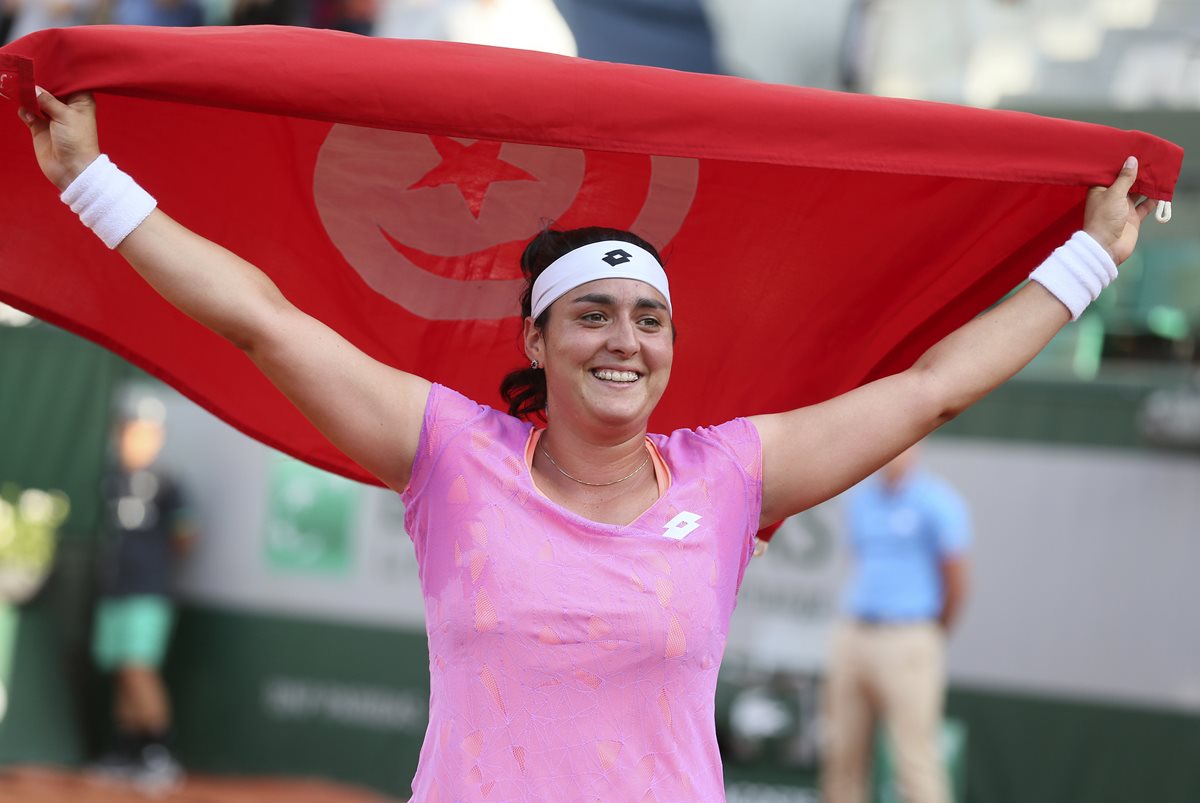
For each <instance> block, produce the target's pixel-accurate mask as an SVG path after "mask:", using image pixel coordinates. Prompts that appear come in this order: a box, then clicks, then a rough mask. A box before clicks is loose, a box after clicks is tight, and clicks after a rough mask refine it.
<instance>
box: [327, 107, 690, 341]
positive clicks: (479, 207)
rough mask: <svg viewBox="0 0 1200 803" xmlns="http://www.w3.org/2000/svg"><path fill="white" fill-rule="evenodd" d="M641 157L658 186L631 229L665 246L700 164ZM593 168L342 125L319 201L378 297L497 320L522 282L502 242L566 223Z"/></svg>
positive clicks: (436, 315) (432, 314)
mask: <svg viewBox="0 0 1200 803" xmlns="http://www.w3.org/2000/svg"><path fill="white" fill-rule="evenodd" d="M634 158H639V157H634ZM643 158H646V159H648V160H649V162H650V171H649V174H650V180H649V182H647V186H646V187H645V189H644V190H643V191H644V193H645V195H644V200H642V202H641V206H640V210H639V212H638V214H637V216H636V219H635V220H634V222H633V224H632V225H630V226H629V227H628V228H629V229H630V230H632V231H634V232H637V233H638V234H640V235H641V236H643V237H645V238H646V239H647V240H649V241H650V242H652V243H655V244H657V245H659V246H660V247H661V246H663V245H665V244H666V243H667V242H669V241H670V240H671V238H672V237H674V236H675V234H676V233H677V232H678V230H679V227H680V226H681V225H682V224H683V221H684V219H685V218H686V217H687V213H688V211H689V209H690V208H691V205H692V201H693V200H694V198H695V194H696V185H697V182H698V177H699V164H698V163H697V161H696V160H695V159H683V158H674V157H643ZM587 169H588V159H587V156H586V154H585V153H584V152H583V151H581V150H578V149H575V148H557V147H548V146H540V145H524V144H519V143H508V142H506V143H496V142H490V141H486V140H470V139H462V138H450V137H431V136H429V135H426V134H413V133H407V132H400V131H386V130H381V129H374V128H363V127H359V126H350V125H340V124H339V125H334V126H333V127H332V129H331V130H330V132H329V135H328V136H327V137H326V139H325V142H324V143H323V145H322V146H321V150H320V153H319V154H318V156H317V162H316V166H315V168H314V173H313V197H314V201H315V203H316V207H317V212H318V214H319V215H320V218H321V222H322V224H323V225H324V227H325V231H326V233H327V234H328V235H329V238H330V239H331V240H332V242H333V244H334V246H335V247H336V248H337V249H338V251H340V252H341V254H342V256H343V257H344V258H345V259H346V261H347V263H349V264H350V266H351V267H353V268H354V270H355V271H357V272H358V274H359V275H360V276H361V277H362V278H363V280H364V281H365V282H366V283H367V285H368V286H370V287H371V288H372V289H373V290H375V291H376V292H377V293H379V294H380V295H382V296H384V297H385V298H387V299H389V300H390V301H392V302H394V303H396V304H399V305H400V306H402V307H404V308H405V309H407V310H409V311H410V312H412V313H413V314H415V315H418V316H420V317H422V318H426V319H428V320H495V319H499V318H508V317H512V316H516V315H519V314H520V310H519V306H518V299H519V296H520V293H521V289H522V286H523V284H524V280H523V279H521V278H519V277H516V278H514V274H517V273H518V271H519V268H518V266H517V264H516V259H515V258H514V257H513V252H512V250H511V249H509V250H507V251H503V250H501V249H500V248H498V246H503V245H506V244H511V243H523V242H524V241H526V240H529V239H530V238H532V237H533V236H534V235H535V234H536V233H537V232H538V230H539V229H540V227H541V225H542V223H543V221H545V220H554V219H558V218H561V217H562V216H563V214H564V213H566V212H567V211H568V210H569V209H571V208H572V206H573V205H574V204H575V203H576V201H577V199H578V197H579V195H580V190H581V189H582V188H583V187H584V184H585V177H586V172H587ZM517 253H519V252H517Z"/></svg>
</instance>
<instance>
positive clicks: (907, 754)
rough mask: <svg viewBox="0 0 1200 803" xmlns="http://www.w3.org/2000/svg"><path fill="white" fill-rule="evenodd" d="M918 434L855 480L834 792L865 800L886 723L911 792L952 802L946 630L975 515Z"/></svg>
mask: <svg viewBox="0 0 1200 803" xmlns="http://www.w3.org/2000/svg"><path fill="white" fill-rule="evenodd" d="M919 448H920V447H919V446H914V447H912V448H911V449H909V450H908V451H906V452H904V453H902V454H901V455H899V456H898V457H896V459H894V460H893V461H892V462H890V463H888V464H887V465H886V466H884V467H883V468H882V469H880V471H879V472H878V473H876V474H875V475H873V476H872V477H869V478H868V479H866V480H865V481H863V482H862V483H860V484H859V485H858V486H857V487H855V488H854V489H852V490H851V491H850V492H849V494H848V496H847V500H846V506H847V510H846V525H847V530H848V534H849V545H850V551H851V553H852V556H853V560H854V569H853V574H852V576H851V579H850V584H849V586H848V588H847V589H846V596H845V616H846V618H845V621H844V622H842V623H841V624H840V625H839V626H838V628H837V629H836V631H835V634H834V637H833V643H832V648H831V654H830V663H829V669H828V675H827V678H826V700H825V701H826V712H825V714H826V725H825V726H826V740H825V753H824V763H823V769H822V788H823V798H822V799H823V800H824V801H825V803H865V801H866V799H867V789H868V788H869V783H868V781H869V774H870V773H869V762H870V758H871V747H872V743H873V739H874V733H875V726H876V724H877V723H882V724H883V725H884V727H885V732H886V736H887V738H888V739H889V741H890V746H891V748H892V755H893V756H894V757H895V762H894V764H895V768H896V780H897V782H898V784H899V787H900V791H901V794H902V796H903V799H904V800H905V801H907V803H946V802H947V801H949V800H950V793H949V788H948V784H947V781H946V774H945V770H944V769H943V768H942V766H941V761H940V759H939V756H938V749H937V740H938V732H939V730H940V727H941V719H942V703H943V698H944V696H945V682H946V672H945V637H946V635H947V633H949V631H950V628H951V627H952V626H953V624H954V622H955V620H956V618H957V616H958V613H959V611H960V610H961V608H962V604H963V601H964V599H965V597H966V590H967V557H966V550H967V545H968V543H969V542H970V538H971V525H970V516H969V513H968V511H967V506H966V504H965V503H964V501H963V499H962V497H960V496H959V494H958V493H957V492H955V490H954V489H953V488H951V487H950V485H949V484H948V483H946V482H945V481H944V480H942V479H940V478H938V477H936V476H934V475H932V474H930V473H929V472H927V471H924V470H923V469H921V468H920V467H919V466H918V462H919Z"/></svg>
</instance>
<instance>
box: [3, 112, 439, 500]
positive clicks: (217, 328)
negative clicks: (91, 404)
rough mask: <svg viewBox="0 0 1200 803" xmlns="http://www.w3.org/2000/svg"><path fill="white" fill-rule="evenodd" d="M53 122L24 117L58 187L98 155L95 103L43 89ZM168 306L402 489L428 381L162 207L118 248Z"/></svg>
mask: <svg viewBox="0 0 1200 803" xmlns="http://www.w3.org/2000/svg"><path fill="white" fill-rule="evenodd" d="M38 103H39V105H40V106H41V108H42V111H43V112H44V113H45V114H46V116H47V118H49V119H48V120H42V119H39V118H38V117H36V116H34V115H32V114H29V113H28V112H27V111H25V110H22V111H21V112H20V114H21V119H22V120H23V121H24V122H25V124H26V125H28V126H29V129H30V132H31V133H32V135H33V144H34V150H35V152H36V154H37V159H38V164H39V165H40V167H41V168H42V172H43V173H45V174H46V178H48V179H49V180H50V181H51V182H53V183H54V185H55V186H56V187H58V189H59V190H60V191H62V190H64V189H66V188H67V187H68V185H70V184H71V182H72V181H74V180H75V178H76V177H78V176H79V174H80V173H82V172H83V170H84V169H85V168H87V167H88V166H89V165H91V164H92V163H93V162H94V161H95V160H96V158H97V157H98V156H99V154H100V149H99V143H98V137H97V133H96V114H95V103H94V101H93V100H92V97H91V95H90V94H87V93H82V94H78V95H75V96H72V97H71V98H69V99H67V102H66V103H63V102H61V101H59V100H57V99H55V98H54V97H52V96H51V95H50V94H49V93H47V92H44V91H41V92H40V94H39V95H38ZM118 250H119V252H120V254H121V256H123V257H125V259H126V260H128V261H129V263H130V264H131V265H132V266H133V267H134V269H135V270H137V272H138V273H139V274H141V275H142V277H143V278H145V280H146V281H147V282H149V283H150V284H151V285H152V286H153V287H154V289H155V290H157V291H158V292H159V294H160V295H162V297H163V298H165V299H166V300H167V301H169V302H170V303H171V304H173V305H174V306H176V307H178V308H179V309H180V310H181V311H183V312H184V313H185V314H187V315H188V316H189V317H191V318H193V319H195V320H196V321H198V322H199V323H201V324H203V325H204V326H206V327H208V328H209V329H212V330H213V331H214V332H216V333H217V334H219V335H221V336H222V337H224V338H226V339H227V340H229V341H230V342H232V343H233V344H234V345H236V346H237V347H238V348H240V349H241V350H242V351H244V352H245V353H246V354H247V356H249V357H250V359H251V360H253V361H254V363H255V364H256V365H257V366H258V367H259V368H260V369H261V370H262V372H263V373H264V374H266V376H267V378H268V379H270V380H271V382H273V383H274V384H275V386H276V387H278V388H279V389H280V390H281V391H283V393H284V395H286V396H287V397H288V398H289V399H290V400H291V401H292V403H293V404H295V405H296V407H297V408H298V409H299V410H300V412H301V413H303V414H304V415H305V417H307V418H308V420H309V421H311V422H312V423H313V424H314V425H315V426H316V427H317V429H319V430H320V431H321V432H322V433H324V435H325V436H326V437H328V438H329V440H330V441H332V442H333V444H334V445H335V446H337V447H338V448H339V449H341V450H342V451H343V452H345V453H346V455H347V456H349V457H350V458H351V459H352V460H354V461H355V462H356V463H358V464H359V465H361V466H362V467H363V468H365V469H366V470H367V471H369V472H371V473H372V474H374V475H375V476H376V477H378V478H379V479H380V480H381V481H382V482H384V483H385V484H387V485H389V486H391V487H392V488H395V489H397V490H401V489H403V487H404V486H405V485H406V484H407V482H408V477H409V474H410V472H411V470H412V461H413V456H414V455H415V454H416V449H417V439H418V437H419V434H420V429H421V421H422V417H423V415H424V409H425V401H426V398H427V397H428V395H429V387H430V385H429V382H427V381H426V380H424V379H422V378H420V377H417V376H413V375H412V374H407V373H404V372H403V371H398V370H396V369H394V368H391V367H390V366H387V365H384V364H383V363H380V362H378V361H376V360H374V359H372V358H370V357H368V356H367V355H366V354H364V353H362V352H361V351H359V350H358V349H357V348H355V347H354V346H353V345H352V344H350V343H349V342H348V341H347V340H346V339H345V338H343V337H342V336H341V335H339V334H338V333H337V332H335V331H333V330H332V329H330V328H329V327H328V326H326V325H325V324H323V323H321V322H320V321H318V320H316V319H315V318H312V317H311V316H309V315H306V314H305V313H303V312H301V311H300V310H299V309H297V308H296V307H295V306H293V305H292V304H291V303H290V302H288V300H287V299H286V298H284V296H283V294H282V293H281V292H280V291H279V288H277V287H276V286H275V284H274V283H273V282H272V281H271V280H270V279H269V278H268V277H267V275H266V274H264V273H263V272H262V271H260V270H259V269H258V268H256V267H254V266H253V265H251V264H250V263H248V262H246V261H245V260H243V259H241V258H240V257H238V256H236V255H235V254H232V253H230V252H229V251H227V250H225V249H224V248H221V247H220V246H218V245H216V244H214V243H211V242H209V241H208V240H205V239H204V238H203V237H200V236H199V235H197V234H195V233H193V232H191V231H189V230H188V229H186V228H184V227H183V226H181V225H180V224H178V223H176V222H175V221H174V220H172V219H171V218H170V217H168V216H167V215H166V214H165V213H163V212H162V211H160V210H155V211H153V212H151V213H150V216H149V217H147V218H146V219H145V220H144V221H143V222H142V223H141V224H140V225H138V226H137V227H136V228H135V229H134V230H133V231H132V232H131V233H130V234H129V235H128V236H127V237H125V238H124V240H123V241H122V242H121V243H120V245H119V246H118Z"/></svg>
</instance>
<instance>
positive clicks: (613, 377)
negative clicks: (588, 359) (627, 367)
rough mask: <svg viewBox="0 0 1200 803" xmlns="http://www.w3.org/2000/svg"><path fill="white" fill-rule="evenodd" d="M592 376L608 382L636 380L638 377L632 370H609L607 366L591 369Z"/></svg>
mask: <svg viewBox="0 0 1200 803" xmlns="http://www.w3.org/2000/svg"><path fill="white" fill-rule="evenodd" d="M592 376H594V377H596V378H597V379H606V380H608V381H609V382H636V381H637V378H638V375H637V374H636V373H634V372H633V371H611V370H609V369H607V368H600V369H598V370H595V371H592Z"/></svg>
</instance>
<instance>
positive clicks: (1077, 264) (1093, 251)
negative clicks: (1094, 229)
mask: <svg viewBox="0 0 1200 803" xmlns="http://www.w3.org/2000/svg"><path fill="white" fill-rule="evenodd" d="M1029 278H1030V279H1032V280H1033V281H1035V282H1037V283H1038V284H1040V285H1041V286H1042V287H1045V288H1046V289H1047V290H1049V291H1050V292H1051V294H1053V295H1054V297H1055V298H1057V299H1058V300H1059V301H1061V302H1062V303H1063V305H1064V306H1065V307H1066V308H1067V309H1069V310H1070V311H1071V320H1076V319H1077V318H1079V316H1080V315H1081V314H1082V313H1083V311H1084V309H1086V308H1087V305H1088V304H1090V303H1092V302H1093V301H1095V300H1096V299H1097V298H1098V297H1099V296H1100V291H1101V290H1103V289H1104V288H1105V287H1108V283H1109V282H1111V281H1112V280H1113V279H1115V278H1117V263H1115V262H1113V258H1112V256H1110V255H1109V253H1108V251H1106V250H1104V247H1103V246H1102V245H1100V243H1098V242H1096V241H1095V240H1094V239H1092V236H1091V235H1090V234H1088V233H1087V232H1084V231H1077V232H1075V233H1074V234H1073V235H1071V239H1069V240H1067V241H1066V242H1065V243H1063V244H1062V245H1061V246H1059V247H1058V248H1057V249H1055V251H1054V253H1053V254H1051V255H1050V256H1049V257H1048V258H1047V259H1046V261H1045V262H1043V263H1042V264H1041V265H1039V266H1038V268H1037V270H1035V271H1034V272H1033V273H1031V274H1029Z"/></svg>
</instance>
